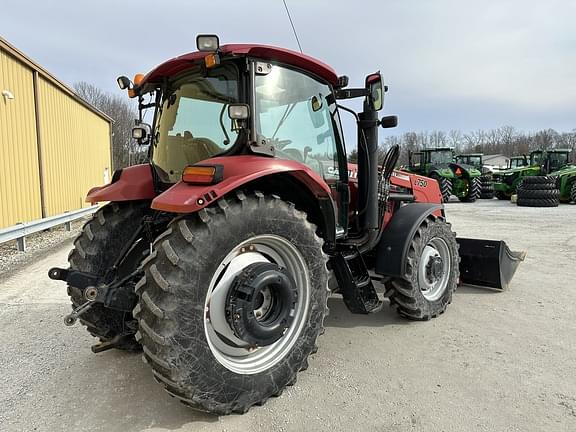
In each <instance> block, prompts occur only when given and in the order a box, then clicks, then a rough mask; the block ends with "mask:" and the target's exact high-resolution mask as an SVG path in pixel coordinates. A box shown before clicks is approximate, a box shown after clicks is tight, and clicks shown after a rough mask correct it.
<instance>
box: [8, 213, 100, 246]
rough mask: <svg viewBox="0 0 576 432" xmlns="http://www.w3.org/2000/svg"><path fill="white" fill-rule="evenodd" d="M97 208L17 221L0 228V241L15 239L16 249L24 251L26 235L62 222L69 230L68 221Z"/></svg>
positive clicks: (86, 214)
mask: <svg viewBox="0 0 576 432" xmlns="http://www.w3.org/2000/svg"><path fill="white" fill-rule="evenodd" d="M98 208H99V207H98V206H92V207H87V208H83V209H80V210H74V211H71V212H66V213H64V214H61V215H58V216H50V217H47V218H44V219H38V220H35V221H31V222H24V223H19V224H16V225H14V226H11V227H9V228H3V229H0V243H4V242H7V241H10V240H17V243H18V250H19V251H21V252H25V251H26V236H27V235H30V234H34V233H36V232H39V231H44V230H47V229H49V228H53V227H55V226H58V225H63V224H65V225H66V231H70V222H72V221H74V220H76V219H80V218H81V217H84V216H88V215H90V214H92V213H94V212H95V211H96V210H98Z"/></svg>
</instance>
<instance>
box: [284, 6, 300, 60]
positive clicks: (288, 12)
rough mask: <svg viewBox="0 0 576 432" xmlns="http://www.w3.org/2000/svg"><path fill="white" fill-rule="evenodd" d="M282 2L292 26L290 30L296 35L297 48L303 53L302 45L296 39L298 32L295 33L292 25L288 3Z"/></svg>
mask: <svg viewBox="0 0 576 432" xmlns="http://www.w3.org/2000/svg"><path fill="white" fill-rule="evenodd" d="M282 3H284V8H286V13H287V14H288V19H289V20H290V25H291V26H292V31H293V32H294V36H295V37H296V42H297V43H298V48H300V53H301V54H304V53H303V51H302V45H300V39H298V33H296V28H295V27H294V23H293V22H292V17H291V16H290V11H289V10H288V5H287V4H286V0H282Z"/></svg>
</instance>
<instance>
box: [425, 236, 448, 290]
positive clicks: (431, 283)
mask: <svg viewBox="0 0 576 432" xmlns="http://www.w3.org/2000/svg"><path fill="white" fill-rule="evenodd" d="M450 270H451V262H450V250H449V248H448V245H447V243H446V242H445V241H444V240H442V239H441V238H438V237H436V238H433V239H432V240H430V241H429V242H428V243H427V244H426V246H425V247H424V249H423V250H422V253H421V255H420V262H419V265H418V285H419V287H420V291H421V292H422V295H423V296H424V298H426V300H429V301H435V300H438V299H439V298H440V297H442V294H444V291H445V290H446V287H447V286H448V280H449V278H450Z"/></svg>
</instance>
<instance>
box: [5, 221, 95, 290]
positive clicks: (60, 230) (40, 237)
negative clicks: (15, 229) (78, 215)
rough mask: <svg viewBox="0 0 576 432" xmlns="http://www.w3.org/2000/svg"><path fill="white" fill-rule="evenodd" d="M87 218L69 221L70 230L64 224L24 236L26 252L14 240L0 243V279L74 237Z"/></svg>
mask: <svg viewBox="0 0 576 432" xmlns="http://www.w3.org/2000/svg"><path fill="white" fill-rule="evenodd" d="M86 220H87V219H84V218H82V219H78V220H76V221H73V222H72V223H71V230H70V231H66V230H65V229H64V225H60V226H57V227H54V228H52V229H50V230H48V231H41V232H37V233H34V234H31V235H29V236H26V248H27V249H26V252H20V251H19V250H18V248H17V246H16V240H13V241H9V242H6V243H2V244H0V279H2V278H5V277H6V276H7V275H8V274H9V273H10V272H11V271H13V270H16V269H18V268H19V267H22V266H25V265H26V264H27V263H30V262H32V261H35V260H37V259H38V258H40V257H41V256H42V255H45V254H46V253H47V252H48V253H50V251H51V250H52V249H53V248H54V247H58V246H59V245H60V244H61V243H62V242H64V241H66V240H69V239H73V238H75V237H76V236H77V235H78V233H79V232H80V231H81V230H82V226H83V225H84V223H85V222H86Z"/></svg>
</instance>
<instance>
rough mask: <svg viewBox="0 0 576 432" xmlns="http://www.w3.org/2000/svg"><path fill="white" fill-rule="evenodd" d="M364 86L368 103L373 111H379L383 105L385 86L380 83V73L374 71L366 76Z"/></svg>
mask: <svg viewBox="0 0 576 432" xmlns="http://www.w3.org/2000/svg"><path fill="white" fill-rule="evenodd" d="M366 88H367V89H368V93H369V95H368V103H369V104H370V105H371V107H372V109H373V110H375V111H380V110H381V109H382V107H383V106H384V92H385V91H386V90H387V88H386V87H385V86H384V85H382V75H380V72H376V73H374V74H372V75H368V76H367V77H366Z"/></svg>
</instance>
